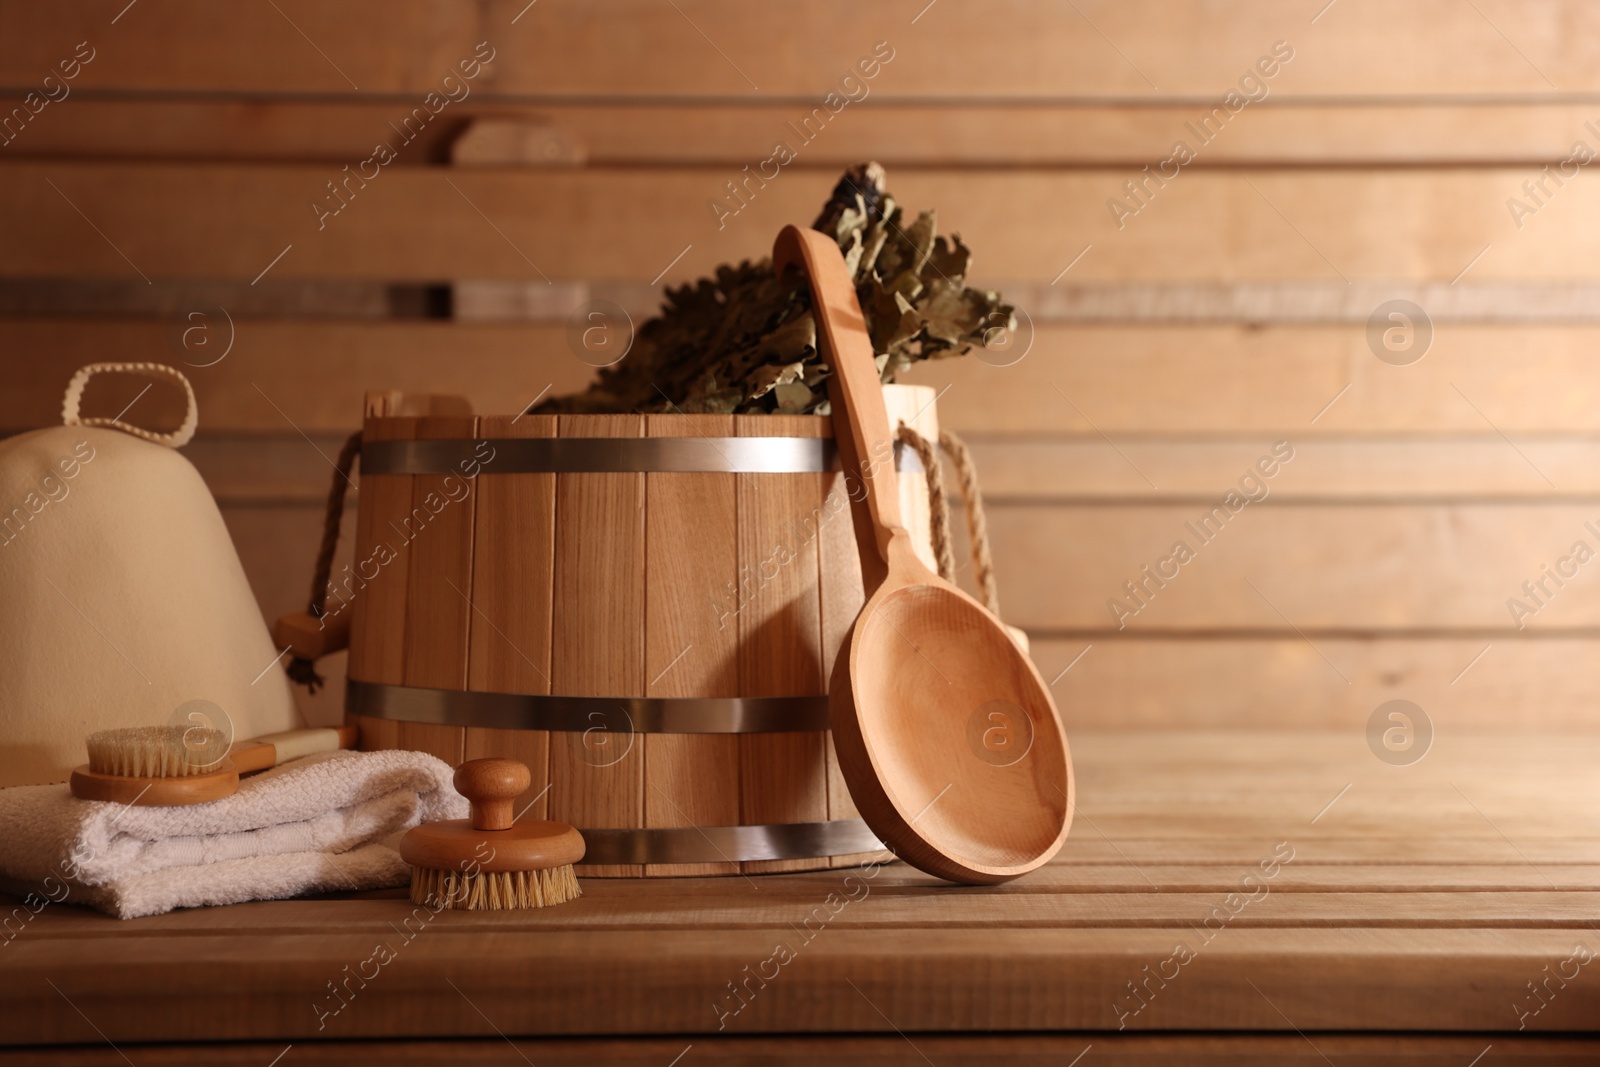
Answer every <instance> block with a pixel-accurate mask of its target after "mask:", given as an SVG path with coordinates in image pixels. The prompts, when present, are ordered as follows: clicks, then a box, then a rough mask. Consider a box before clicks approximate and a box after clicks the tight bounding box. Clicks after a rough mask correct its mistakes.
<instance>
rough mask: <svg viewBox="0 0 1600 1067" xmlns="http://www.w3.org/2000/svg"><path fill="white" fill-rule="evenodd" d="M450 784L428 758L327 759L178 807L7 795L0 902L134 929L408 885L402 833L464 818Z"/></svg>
mask: <svg viewBox="0 0 1600 1067" xmlns="http://www.w3.org/2000/svg"><path fill="white" fill-rule="evenodd" d="M453 773H454V772H453V771H452V769H451V768H450V767H449V765H448V764H446V763H445V762H444V761H443V760H440V759H438V758H436V757H434V756H430V755H428V754H426V753H423V752H403V751H387V752H328V753H322V754H320V755H316V756H307V757H305V758H304V759H298V760H294V761H293V762H291V763H287V764H284V765H283V766H281V767H277V768H274V769H273V770H270V771H264V772H262V773H261V774H258V775H254V776H252V777H249V778H246V779H244V780H243V781H242V782H241V783H240V786H239V791H238V792H237V793H235V794H234V795H233V796H231V797H227V798H225V799H223V800H214V801H211V802H210V803H206V804H191V805H187V806H183V807H161V808H156V807H148V808H146V807H130V806H128V805H124V804H112V803H104V802H100V801H92V800H79V799H78V798H76V797H74V796H73V795H72V793H71V790H70V789H69V787H67V786H65V785H41V786H18V787H15V788H11V789H0V889H4V890H6V891H8V892H14V893H31V894H33V896H32V897H31V898H30V904H33V905H37V906H39V907H42V906H43V905H42V904H38V903H37V902H38V901H40V900H45V901H50V902H54V903H63V902H67V903H75V904H87V905H89V906H90V907H94V908H99V909H100V910H101V911H105V912H108V913H110V914H112V915H115V916H117V917H119V918H123V919H131V918H136V917H138V916H141V915H159V914H161V913H163V912H167V911H171V910H172V909H173V908H192V907H199V906H202V905H210V904H237V903H240V902H242V901H246V900H278V899H282V898H284V897H292V896H297V895H299V894H302V893H309V892H319V891H327V890H341V889H343V890H356V889H380V888H385V887H388V886H397V885H402V884H404V883H405V882H406V881H407V880H408V879H409V877H410V874H409V872H408V869H407V867H406V865H405V863H404V862H403V861H402V860H401V859H400V854H399V852H398V851H396V849H397V847H398V842H399V837H400V835H401V833H403V832H404V831H406V830H408V829H410V828H411V827H413V826H416V825H417V824H418V823H421V822H433V821H435V820H438V819H461V818H466V816H467V814H468V805H467V802H466V800H465V799H464V798H462V797H461V796H460V795H459V794H458V793H457V792H456V791H455V787H454V786H453V785H452V784H451V776H452V775H453Z"/></svg>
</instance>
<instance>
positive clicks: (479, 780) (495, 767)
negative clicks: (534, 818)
mask: <svg viewBox="0 0 1600 1067" xmlns="http://www.w3.org/2000/svg"><path fill="white" fill-rule="evenodd" d="M455 783H456V792H457V793H460V794H461V795H462V796H464V797H466V798H467V800H468V801H469V802H470V803H471V804H472V828H473V829H474V830H509V829H511V827H512V825H513V824H514V823H515V822H516V821H517V813H516V811H515V810H513V808H512V805H513V804H514V803H515V802H516V799H517V798H518V797H520V796H521V795H522V794H523V793H526V792H527V791H528V786H530V785H532V784H533V776H532V775H531V774H529V773H528V768H527V766H526V765H525V764H522V763H519V762H518V761H516V760H514V759H474V760H468V761H467V762H465V763H463V764H462V765H461V766H459V767H457V768H456V777H455Z"/></svg>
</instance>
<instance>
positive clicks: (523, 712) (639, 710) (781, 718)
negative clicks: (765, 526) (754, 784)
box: [345, 678, 828, 734]
mask: <svg viewBox="0 0 1600 1067" xmlns="http://www.w3.org/2000/svg"><path fill="white" fill-rule="evenodd" d="M345 710H346V711H348V712H349V713H350V714H352V715H368V716H371V717H372V718H375V719H393V720H397V721H400V722H427V723H437V724H439V725H441V726H489V727H494V728H496V729H502V730H561V731H573V732H587V731H591V730H596V729H600V730H607V731H611V732H617V733H637V734H766V733H788V732H796V731H814V730H826V729H827V728H828V698H827V697H825V696H807V697H673V698H666V697H564V696H538V695H533V694H525V693H469V692H463V691H461V690H458V689H423V688H420V687H417V686H410V685H384V684H381V683H378V682H362V681H357V680H356V679H354V678H352V679H350V680H349V681H348V682H347V683H346V688H345Z"/></svg>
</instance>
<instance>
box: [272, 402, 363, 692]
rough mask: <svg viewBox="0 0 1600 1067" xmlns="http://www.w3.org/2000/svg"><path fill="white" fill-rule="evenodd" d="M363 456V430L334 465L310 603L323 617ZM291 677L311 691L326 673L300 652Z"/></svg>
mask: <svg viewBox="0 0 1600 1067" xmlns="http://www.w3.org/2000/svg"><path fill="white" fill-rule="evenodd" d="M360 455H361V431H360V430H357V431H356V432H355V433H353V434H351V435H350V436H349V437H347V438H345V442H344V444H343V445H342V446H341V447H340V449H339V458H338V459H337V460H335V461H334V464H333V481H332V483H330V484H329V486H328V506H327V509H326V510H325V511H324V512H323V515H322V544H320V545H318V546H317V563H316V567H315V568H314V569H313V570H312V574H311V597H310V599H309V600H308V601H307V604H306V614H308V615H310V616H311V617H312V618H313V619H320V618H321V617H322V613H323V611H324V610H326V609H327V606H328V578H329V576H330V575H331V574H332V573H333V554H334V552H336V551H337V550H338V548H339V524H340V522H341V520H342V519H343V518H344V498H345V492H346V491H347V490H348V489H349V488H350V485H351V482H350V472H351V470H353V469H354V468H355V463H356V458H357V457H358V456H360ZM284 670H285V671H286V672H287V673H288V675H289V680H290V681H292V682H295V683H297V684H299V685H303V686H305V687H306V691H307V692H309V693H315V692H316V691H317V690H318V689H320V688H322V675H320V674H318V673H317V662H316V660H314V659H310V658H307V657H305V656H299V655H296V656H294V657H292V658H291V659H290V660H289V665H288V666H287V667H286V668H284Z"/></svg>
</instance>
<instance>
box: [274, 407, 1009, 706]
mask: <svg viewBox="0 0 1600 1067" xmlns="http://www.w3.org/2000/svg"><path fill="white" fill-rule="evenodd" d="M899 439H900V440H901V441H904V442H905V443H906V444H907V445H909V446H910V447H911V448H912V449H914V450H915V451H916V453H917V456H918V458H920V459H921V460H922V469H923V470H924V471H926V472H927V475H926V476H927V479H928V503H929V505H930V507H929V510H930V512H931V514H932V519H933V521H932V532H933V550H934V555H935V556H936V557H937V559H938V561H939V576H940V577H941V578H943V579H944V580H945V581H947V582H954V581H955V573H956V563H955V550H954V544H953V541H952V539H951V536H950V499H949V493H948V491H947V490H946V489H945V484H944V467H943V465H942V464H941V463H940V462H939V456H938V452H939V451H943V452H944V453H945V454H946V455H948V456H949V457H950V461H951V462H952V463H953V464H954V465H955V468H956V477H957V478H959V479H960V481H961V499H962V501H963V502H964V503H965V505H966V507H965V509H964V510H965V512H966V516H967V540H968V541H969V542H970V543H971V546H972V564H973V569H974V571H975V573H976V576H977V580H978V588H979V590H980V591H981V592H982V594H983V602H984V604H985V606H987V607H988V609H989V611H990V613H991V614H993V615H994V616H995V617H996V618H999V617H1000V593H999V589H998V587H997V585H996V584H995V577H994V559H993V557H992V556H991V555H990V554H989V527H988V523H987V521H986V518H985V515H984V510H983V493H982V491H981V490H980V489H979V487H978V468H977V466H976V465H975V464H974V463H973V461H972V453H971V452H970V451H968V449H967V445H966V442H964V441H962V440H961V438H959V437H957V436H956V435H955V434H953V433H951V432H950V431H949V430H944V431H942V432H940V434H939V442H938V444H937V445H935V444H934V443H933V442H931V441H929V440H928V439H927V438H925V437H923V436H922V435H921V434H919V433H917V431H915V430H913V429H912V428H911V427H909V426H907V425H906V424H905V423H903V422H902V423H901V424H900V432H899ZM360 455H361V431H360V430H357V431H356V432H355V433H353V434H351V435H350V436H349V438H348V439H346V441H345V443H344V445H343V447H341V448H340V449H339V458H338V459H337V460H336V461H335V462H334V474H333V480H332V482H331V483H330V485H329V488H328V505H327V509H326V510H325V511H324V513H323V517H322V543H321V545H319V546H318V548H317V562H316V566H315V568H314V570H313V573H312V576H311V596H310V598H309V600H308V601H307V607H306V613H307V614H308V615H309V616H310V617H311V618H313V619H318V618H321V616H322V613H323V611H324V610H325V609H326V607H327V601H328V578H329V576H330V575H331V574H332V573H333V556H334V553H335V552H336V551H337V550H338V547H339V526H340V523H341V521H342V520H343V517H344V502H345V494H346V492H347V491H348V490H349V488H350V473H351V471H352V470H353V469H354V468H355V463H356V459H357V458H358V457H359V456H360ZM287 671H288V674H289V678H290V680H292V681H294V682H297V683H298V684H300V685H303V686H305V687H306V689H307V690H309V691H310V692H312V693H315V692H316V691H317V690H318V689H319V688H320V687H321V686H322V681H323V679H322V676H321V675H320V674H318V673H317V669H316V661H315V660H313V659H310V658H307V657H303V656H298V655H297V656H295V657H293V658H291V659H290V660H289V665H288V667H287Z"/></svg>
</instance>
